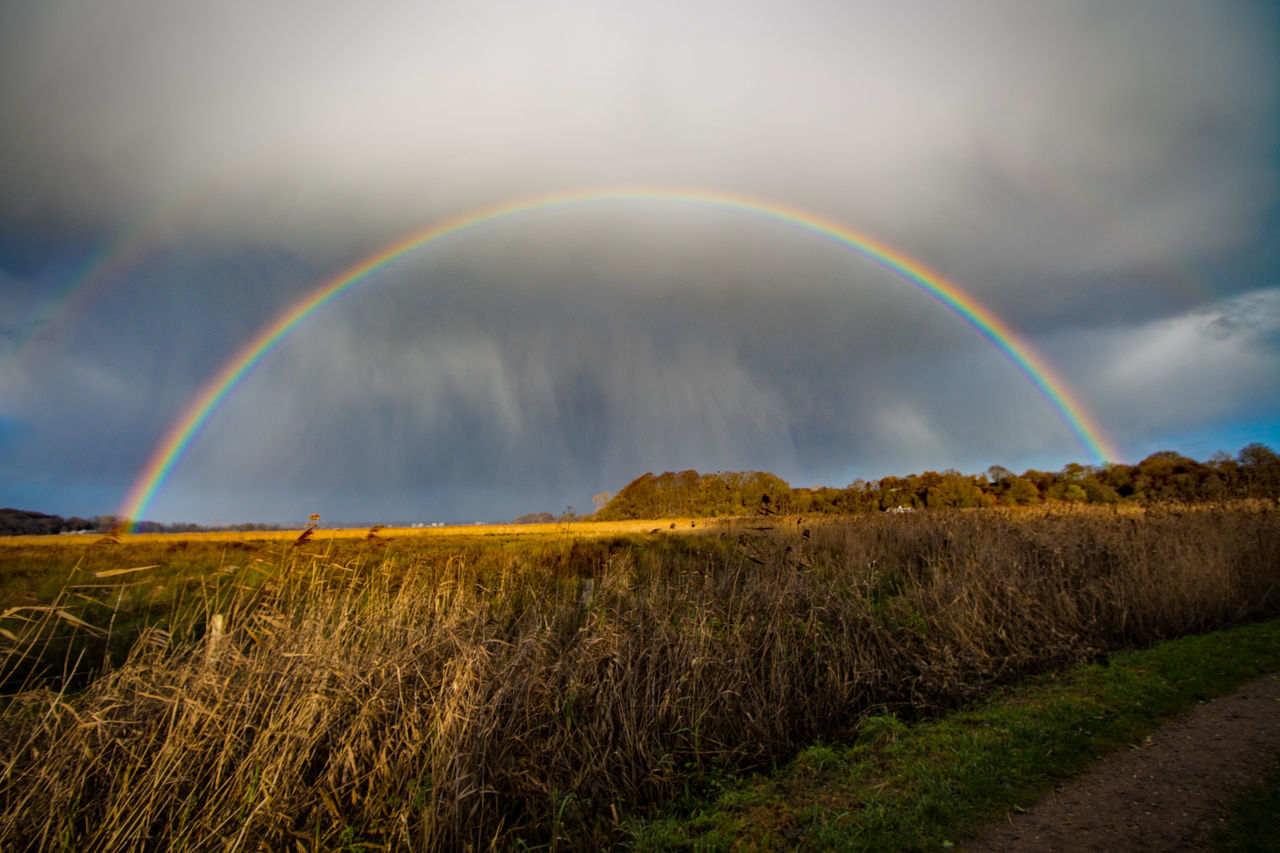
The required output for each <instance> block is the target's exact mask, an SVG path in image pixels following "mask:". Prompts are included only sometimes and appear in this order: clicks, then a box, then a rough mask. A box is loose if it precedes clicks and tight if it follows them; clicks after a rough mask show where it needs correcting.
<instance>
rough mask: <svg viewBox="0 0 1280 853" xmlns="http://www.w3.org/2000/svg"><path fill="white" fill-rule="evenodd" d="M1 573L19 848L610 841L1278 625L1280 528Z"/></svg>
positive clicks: (11, 815)
mask: <svg viewBox="0 0 1280 853" xmlns="http://www.w3.org/2000/svg"><path fill="white" fill-rule="evenodd" d="M0 565H2V566H3V577H4V587H3V590H4V592H3V595H4V600H5V602H6V605H5V608H4V610H3V611H2V613H3V619H2V621H0V630H2V631H3V634H2V635H0V637H2V638H3V639H2V640H0V642H3V643H4V646H3V656H2V658H0V659H2V660H3V684H4V689H5V693H6V698H5V700H4V704H3V710H2V711H0V759H2V760H3V762H4V766H5V767H6V772H5V775H4V778H3V782H2V783H0V847H4V848H5V849H24V848H25V849H49V848H56V847H59V846H63V847H66V848H69V849H77V850H109V849H119V848H121V847H128V846H131V845H136V844H138V843H141V842H140V841H139V839H146V842H145V843H146V845H147V846H149V847H153V848H158V849H170V848H183V849H192V850H206V849H215V848H216V849H224V848H226V847H233V848H253V849H257V848H264V849H286V848H289V849H335V848H342V847H346V848H348V849H357V848H358V847H359V846H360V845H381V846H384V847H389V848H404V849H426V850H435V849H458V848H462V847H467V846H471V847H475V848H489V847H496V848H501V849H510V848H513V847H518V846H520V845H521V844H524V845H527V846H549V847H551V846H554V847H569V848H576V849H599V848H601V847H607V846H609V845H611V844H615V843H617V842H619V841H620V840H621V839H622V838H624V837H625V835H626V833H627V832H628V827H630V826H631V825H632V823H633V822H634V821H635V820H636V819H637V818H642V817H648V816H653V815H656V814H658V813H660V812H662V811H663V810H665V809H669V808H671V807H672V804H673V803H675V802H678V801H681V800H682V799H687V798H689V797H695V796H697V794H698V793H699V792H700V791H705V790H708V789H710V788H711V787H713V786H714V785H715V784H716V780H718V779H723V778H728V777H731V776H734V775H737V774H742V773H746V772H750V771H753V770H757V769H761V768H768V767H770V766H773V765H774V764H775V763H777V762H779V761H783V760H785V759H787V758H788V757H790V756H792V755H793V754H795V752H796V750H798V749H800V748H802V747H804V746H805V745H807V744H811V743H813V742H815V741H824V742H832V743H836V742H845V741H849V740H850V739H852V738H854V737H856V735H857V732H858V728H859V725H860V722H861V721H862V720H863V719H864V718H866V717H867V716H868V715H871V714H884V713H886V712H890V713H894V714H896V715H897V716H899V717H900V718H904V719H911V718H916V717H922V716H927V715H931V714H935V713H939V712H941V711H944V710H946V709H949V708H954V707H957V706H958V705H960V704H962V703H965V702H967V701H969V700H971V699H973V698H975V697H978V696H981V695H983V694H984V693H986V692H987V691H989V690H990V689H991V688H992V687H993V686H995V685H1000V684H1006V683H1010V682H1014V681H1017V680H1019V679H1021V678H1024V677H1026V676H1028V675H1030V674H1034V673H1040V672H1045V671H1048V670H1053V669H1056V668H1059V667H1063V666H1067V665H1071V664H1073V663H1078V662H1080V661H1087V660H1095V659H1100V658H1103V657H1105V656H1106V655H1107V654H1109V653H1111V652H1113V651H1115V650H1118V649H1123V648H1132V647H1142V646H1147V645H1151V644H1153V643H1156V642H1158V641H1161V640H1164V639H1168V638H1171V637H1176V636H1180V635H1183V634H1188V633H1197V632H1203V631H1207V630H1211V629H1214V628H1218V627H1223V626H1228V625H1233V624H1238V623H1242V622H1247V621H1252V620H1256V619H1260V618H1264V617H1266V616H1270V615H1274V614H1276V613H1277V612H1280V512H1278V511H1277V509H1276V507H1275V504H1274V502H1264V501H1255V502H1241V503H1238V504H1233V505H1230V506H1222V505H1217V506H1208V505H1206V506H1200V507H1189V506H1180V507H1174V508H1168V507H1153V508H1147V509H1142V508H1132V507H1130V508H1125V509H1124V510H1122V511H1118V510H1116V509H1114V508H1097V507H1082V508H1074V509H1072V508H1068V507H1066V506H1065V505H1064V506H1061V507H1057V506H1055V507H1049V508H1036V509H1034V510H1007V511H1005V510H975V511H944V512H919V513H904V514H900V515H899V514H888V513H884V514H871V515H863V516H856V517H839V516H825V517H808V518H806V517H768V518H764V517H761V518H746V519H733V520H727V521H721V522H709V521H705V520H696V521H695V520H682V521H672V520H669V519H667V520H663V521H660V522H659V521H641V522H620V523H607V524H599V525H596V524H586V523H574V524H548V525H530V526H525V525H521V526H511V527H492V528H486V527H466V528H452V529H440V528H434V529H432V528H428V529H410V530H383V529H374V530H356V531H327V530H315V531H313V532H312V533H311V534H310V535H309V536H307V535H304V532H303V531H293V532H289V533H266V534H263V533H246V534H193V535H176V536H175V535H154V536H137V537H130V536H123V537H101V536H92V535H90V536H75V537H72V536H62V537H45V538H42V539H37V538H34V537H32V538H14V539H11V540H7V541H0ZM370 849H372V847H370Z"/></svg>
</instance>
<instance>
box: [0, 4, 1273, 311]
mask: <svg viewBox="0 0 1280 853" xmlns="http://www.w3.org/2000/svg"><path fill="white" fill-rule="evenodd" d="M39 10H40V11H38V12H33V11H31V10H25V11H24V12H22V13H20V14H19V16H18V17H19V21H18V23H19V25H20V26H18V27H16V28H15V29H14V30H12V31H11V32H13V33H14V35H13V36H12V37H11V38H12V43H11V44H10V47H11V48H12V49H11V50H9V51H7V52H6V53H7V59H6V60H0V61H2V62H4V67H3V70H4V72H5V74H6V79H8V80H10V81H11V82H10V83H8V84H7V85H6V87H5V95H4V100H3V102H2V103H3V107H2V109H3V115H4V117H5V124H6V126H9V127H22V128H24V129H25V131H24V133H23V134H22V136H21V137H20V138H18V139H15V140H14V141H13V142H12V143H11V144H10V146H9V147H10V151H9V152H8V155H9V156H8V157H7V160H8V162H9V164H10V165H9V168H8V169H7V170H6V172H5V174H4V177H3V179H0V194H3V197H4V198H5V200H6V202H7V204H6V207H7V209H8V210H10V211H23V210H25V211H28V212H30V213H33V214H34V213H44V214H64V215H70V216H82V217H105V216H109V215H112V216H114V215H117V214H118V212H119V211H120V210H121V209H123V210H126V211H133V212H134V215H138V214H140V213H141V212H142V211H145V210H148V209H152V208H154V207H155V206H156V205H162V204H164V203H165V202H166V200H169V199H172V198H173V197H175V196H180V195H183V194H188V193H195V194H197V195H201V194H203V195H205V196H207V197H208V202H207V204H206V206H205V207H204V208H203V210H202V213H201V214H200V216H199V217H197V219H199V220H201V221H202V222H203V225H204V227H207V228H215V229H217V230H219V231H224V232H230V233H232V234H236V235H238V237H239V238H245V237H259V238H261V237H263V236H264V234H265V235H266V239H279V240H285V241H289V242H290V243H292V244H294V245H295V246H299V247H301V246H310V247H311V248H312V249H319V248H322V247H325V246H328V245H331V243H330V241H332V240H334V239H335V237H337V236H339V235H342V234H346V235H351V234H367V235H369V236H371V237H372V238H373V239H375V240H376V239H386V238H389V237H391V236H393V235H394V234H396V233H397V232H398V231H400V230H402V229H405V228H408V227H412V226H415V225H421V224H423V223H425V222H427V221H430V220H431V219H432V218H434V217H436V216H439V215H441V214H442V213H445V212H450V211H453V210H456V209H458V208H459V207H461V206H465V205H467V204H471V203H474V202H476V201H478V200H484V199H493V198H501V197H506V196H511V195H516V194H519V193H521V192H524V191H529V190H534V189H540V188H546V187H555V186H561V185H581V184H584V183H586V184H589V183H593V182H602V181H603V182H608V181H619V180H621V181H628V180H639V181H669V182H673V183H686V182H689V183H697V184H712V185H719V186H730V187H736V188H741V189H746V190H752V191H757V192H762V193H764V194H766V195H774V196H777V197H780V198H783V199H788V200H795V201H798V202H800V203H804V204H811V205H814V206H816V207H819V208H821V209H823V210H828V211H830V212H832V213H834V214H835V215H838V216H842V217H844V218H847V219H849V220H851V221H853V222H857V223H861V224H863V225H864V226H865V227H867V228H869V229H872V230H875V231H879V232H881V233H882V236H886V237H892V238H896V239H897V240H898V241H899V242H900V243H903V244H905V245H908V246H912V247H915V248H917V249H918V250H919V251H922V252H924V253H926V254H928V253H929V250H930V249H931V247H936V249H937V250H939V251H942V250H947V251H955V250H956V249H957V246H956V245H955V243H956V242H957V241H959V242H960V243H961V244H962V247H963V248H964V250H965V251H964V253H963V254H965V255H967V256H968V258H967V259H965V260H963V261H955V264H956V266H957V268H959V269H960V270H962V271H963V272H965V273H966V275H968V277H970V278H976V277H978V276H979V274H981V273H988V274H990V273H995V274H999V275H1000V276H1001V277H1003V278H1005V279H1008V278H1010V277H1011V275H1012V272H1013V271H1016V270H1022V271H1025V270H1026V268H1027V266H1028V265H1032V266H1033V267H1035V268H1040V269H1045V270H1048V271H1058V272H1063V271H1071V270H1077V269H1079V268H1080V267H1081V266H1082V265H1083V266H1086V267H1088V268H1093V269H1097V268H1106V269H1111V268H1117V267H1125V266H1127V265H1132V264H1134V263H1141V262H1143V261H1146V260H1148V259H1150V258H1151V257H1153V256H1158V255H1160V254H1161V253H1168V252H1196V251H1205V250H1212V249H1216V248H1219V247H1221V246H1223V245H1224V244H1230V243H1232V242H1233V241H1240V240H1246V239H1249V238H1250V236H1251V234H1252V233H1254V229H1256V227H1257V223H1256V217H1257V216H1258V214H1259V210H1260V209H1261V208H1264V207H1265V206H1266V205H1267V204H1271V203H1274V201H1275V198H1274V193H1273V192H1271V191H1269V190H1267V189H1266V187H1267V186H1268V184H1267V183H1266V182H1264V181H1262V180H1260V179H1261V178H1263V177H1266V176H1268V175H1270V176H1272V177H1273V176H1274V175H1273V173H1272V172H1270V171H1269V170H1270V166H1269V165H1267V164H1265V163H1264V162H1262V160H1263V158H1264V155H1265V154H1266V152H1267V150H1268V146H1270V145H1273V144H1274V142H1275V136H1274V126H1275V124H1276V123H1275V121H1274V119H1275V118H1276V107H1275V104H1276V103H1277V91H1276V82H1275V74H1274V71H1275V56H1274V51H1273V50H1272V49H1271V47H1270V45H1271V44H1272V43H1273V40H1271V41H1269V38H1270V37H1272V36H1275V35H1276V34H1277V33H1276V26H1275V15H1274V14H1270V13H1268V12H1266V11H1265V10H1261V9H1259V8H1258V7H1257V6H1255V5H1251V4H1239V3H1203V2H1201V3H1193V2H1185V3H1167V2H1160V3H1133V4H1125V5H1123V6H1116V5H1115V4H1111V3H1087V4H1080V3H1063V4H1036V6H1034V7H1030V8H1029V7H1027V6H1026V5H1025V4H1016V3H1013V4H1011V3H1004V2H988V3H982V4H977V5H975V4H967V5H966V6H965V7H964V8H963V9H961V8H959V7H956V6H954V4H945V3H931V2H926V3H911V4H899V5H897V6H894V7H884V6H882V5H879V4H877V5H871V4H843V5H834V6H833V5H831V4H822V3H801V4H787V5H785V6H781V5H775V4H768V3H752V4H747V5H745V6H744V5H743V4H741V3H737V4H728V3H712V4H699V5H697V6H694V7H690V6H689V5H688V4H666V3H658V4H645V5H644V6H643V7H642V8H631V7H626V6H602V5H600V4H584V3H577V2H568V0H566V2H558V3H551V4H539V5H538V7H537V8H536V9H534V8H532V7H524V6H520V5H513V4H502V3H468V4H462V3H456V4H454V3H434V4H390V3H385V4H373V5H368V4H366V5H362V6H360V7H347V6H342V5H331V6H324V5H321V6H319V7H317V6H315V5H314V4H306V5H305V7H303V6H295V5H294V4H270V5H269V6H266V7H264V6H261V4H254V5H252V6H250V5H248V4H239V3H222V4H204V5H202V6H198V7H188V6H177V5H175V4H151V3H141V2H134V3H130V4H127V5H125V6H124V7H121V6H120V5H119V4H113V5H112V6H111V7H109V8H108V7H103V6H101V5H99V4H81V3H74V2H62V3H56V2H51V3H48V4H41V5H40V6H39ZM22 18H26V19H28V20H25V21H24V20H21V19H22ZM1268 72H1271V73H1268ZM996 178H998V179H999V181H1001V182H1002V183H1003V186H1004V191H1003V194H1002V192H999V191H997V192H992V187H991V183H990V182H991V180H993V179H996ZM1046 207H1048V208H1057V207H1061V208H1065V210H1064V211H1063V212H1062V213H1060V214H1059V215H1058V217H1057V219H1056V221H1055V220H1054V219H1053V217H1050V223H1046V224H1053V225H1055V226H1056V227H1053V228H1050V229H1048V230H1047V231H1046V230H1044V229H1041V230H1038V231H1037V230H1030V229H1025V228H1023V227H1022V226H1023V225H1024V224H1025V223H1026V222H1027V220H1028V214H1029V213H1035V212H1037V211H1038V210H1040V209H1042V208H1046ZM1031 218H1032V219H1033V220H1034V219H1035V217H1031ZM1064 226H1069V227H1067V228H1066V230H1065V233H1064ZM939 233H941V234H942V235H944V236H943V238H942V239H941V241H939V238H938V235H939ZM947 235H949V237H948V236H947ZM992 257H995V258H996V259H997V260H994V261H993V260H990V258H992ZM999 259H1004V262H1003V263H1001V261H1000V260H999ZM979 286H983V285H979Z"/></svg>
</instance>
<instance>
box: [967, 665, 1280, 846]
mask: <svg viewBox="0 0 1280 853" xmlns="http://www.w3.org/2000/svg"><path fill="white" fill-rule="evenodd" d="M1276 769H1280V674H1275V675H1270V676H1267V677H1265V678H1263V679H1261V680H1259V681H1255V682H1253V683H1252V684H1249V685H1247V686H1246V687H1244V688H1243V689H1241V690H1239V691H1238V692H1236V693H1233V694H1231V695H1230V696H1224V697H1222V698H1220V699H1215V700H1212V701H1209V702H1203V703H1201V704H1200V705H1198V706H1196V707H1195V708H1193V709H1192V710H1191V711H1189V712H1187V713H1186V714H1184V715H1183V716H1181V717H1178V718H1177V719H1175V720H1174V721H1173V722H1171V723H1169V724H1167V725H1165V726H1163V727H1161V728H1160V729H1159V730H1157V731H1156V732H1154V733H1153V734H1152V735H1151V737H1150V739H1149V740H1148V742H1146V743H1144V744H1142V745H1141V746H1139V747H1137V748H1134V749H1129V750H1124V751H1121V752H1116V753H1112V754H1111V755H1109V756H1107V757H1105V758H1103V759H1102V760H1100V761H1098V762H1097V763H1096V764H1095V765H1094V766H1093V767H1092V768H1091V769H1090V770H1089V771H1088V772H1086V773H1085V774H1084V775H1083V776H1080V777H1078V778H1076V779H1073V780H1071V781H1070V782H1067V783H1064V784H1061V785H1059V786H1057V788H1056V789H1055V791H1054V792H1053V793H1052V794H1050V795H1049V796H1048V797H1046V798H1045V799H1044V800H1043V801H1042V802H1040V803H1038V804H1036V805H1035V806H1033V807H1031V808H1030V809H1028V810H1027V811H1026V812H1022V813H1016V814H1012V815H1010V816H1009V818H1008V819H1007V820H1005V821H1002V822H1000V823H998V824H994V825H992V826H990V827H988V829H987V830H986V832H984V833H983V834H982V835H981V836H980V837H979V838H977V839H976V840H974V841H971V842H968V843H967V844H965V845H963V846H962V847H961V848H960V849H962V850H968V851H974V852H975V853H976V852H977V851H1010V850H1013V851H1017V850H1028V851H1031V850H1034V851H1037V853H1041V851H1063V853H1066V852H1067V851H1072V853H1074V851H1084V850H1106V851H1121V850H1135V851H1136V850H1144V851H1182V850H1207V849H1211V843H1210V839H1211V836H1212V834H1213V832H1214V830H1215V829H1217V828H1218V827H1219V826H1220V825H1222V822H1223V820H1224V819H1225V817H1224V816H1225V813H1226V810H1227V809H1228V808H1229V806H1230V805H1231V803H1232V800H1233V799H1234V798H1235V796H1236V795H1237V794H1238V793H1239V792H1240V790H1241V789H1242V788H1244V787H1246V786H1248V785H1250V784H1253V783H1255V782H1258V781H1260V780H1261V779H1263V778H1265V777H1266V776H1267V775H1268V774H1269V773H1271V772H1272V771H1274V770H1276Z"/></svg>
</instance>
